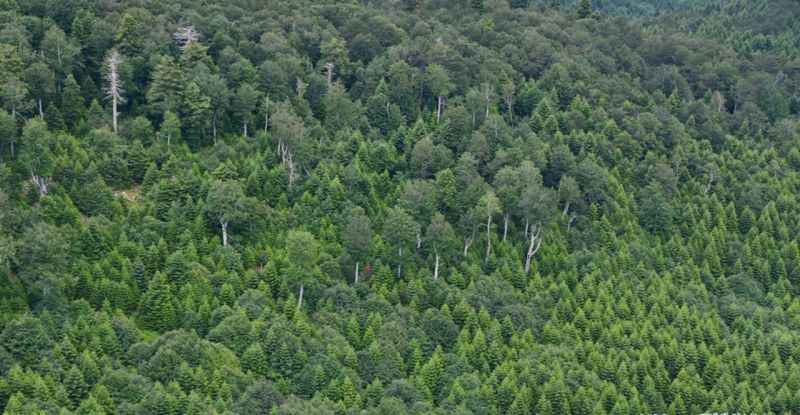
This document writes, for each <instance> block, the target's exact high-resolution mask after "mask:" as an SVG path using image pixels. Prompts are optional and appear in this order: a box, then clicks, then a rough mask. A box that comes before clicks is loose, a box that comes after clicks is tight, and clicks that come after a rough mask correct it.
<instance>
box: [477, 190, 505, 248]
mask: <svg viewBox="0 0 800 415" xmlns="http://www.w3.org/2000/svg"><path fill="white" fill-rule="evenodd" d="M478 211H479V212H481V214H483V217H485V218H486V256H485V257H484V260H486V261H488V260H489V255H491V253H492V234H491V231H492V218H493V217H494V215H496V214H498V213H500V212H501V205H500V199H498V198H497V195H495V193H494V191H493V190H489V191H488V192H486V194H484V195H483V197H481V200H480V201H479V202H478Z"/></svg>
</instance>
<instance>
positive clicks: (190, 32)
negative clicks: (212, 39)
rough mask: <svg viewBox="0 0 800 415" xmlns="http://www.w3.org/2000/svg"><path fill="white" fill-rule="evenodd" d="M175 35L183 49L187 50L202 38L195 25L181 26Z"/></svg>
mask: <svg viewBox="0 0 800 415" xmlns="http://www.w3.org/2000/svg"><path fill="white" fill-rule="evenodd" d="M174 36H175V40H176V41H177V42H178V45H179V46H180V48H181V50H186V49H187V48H188V47H189V46H191V45H192V44H193V43H197V42H199V41H200V39H201V38H202V36H201V35H200V32H198V31H197V30H195V28H194V26H185V27H180V28H178V31H177V32H175V34H174Z"/></svg>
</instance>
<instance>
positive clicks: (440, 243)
mask: <svg viewBox="0 0 800 415" xmlns="http://www.w3.org/2000/svg"><path fill="white" fill-rule="evenodd" d="M455 238H456V235H455V232H454V231H453V227H452V226H450V223H448V222H447V219H445V217H444V215H442V214H441V213H439V212H436V213H435V214H434V215H433V217H432V218H431V223H430V224H429V225H428V227H427V228H426V229H425V243H426V246H428V247H429V249H431V250H433V257H434V263H433V279H434V280H437V279H439V264H440V260H441V256H442V255H443V254H447V253H449V252H450V250H451V248H452V246H453V241H455Z"/></svg>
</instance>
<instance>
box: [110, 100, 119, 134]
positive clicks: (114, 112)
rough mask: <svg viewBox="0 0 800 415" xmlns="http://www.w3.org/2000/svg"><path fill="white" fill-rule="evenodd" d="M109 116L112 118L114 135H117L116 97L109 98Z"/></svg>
mask: <svg viewBox="0 0 800 415" xmlns="http://www.w3.org/2000/svg"><path fill="white" fill-rule="evenodd" d="M111 108H112V109H111V114H112V116H113V118H114V134H119V128H117V97H116V96H114V97H112V98H111Z"/></svg>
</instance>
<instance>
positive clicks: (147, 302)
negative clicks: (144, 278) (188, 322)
mask: <svg viewBox="0 0 800 415" xmlns="http://www.w3.org/2000/svg"><path fill="white" fill-rule="evenodd" d="M177 317H178V314H177V311H176V305H175V301H174V298H173V296H172V292H171V290H170V287H169V284H168V283H167V277H166V276H165V275H164V274H163V273H160V272H159V273H156V275H155V276H154V277H153V279H152V280H150V284H149V285H148V288H147V292H146V293H145V294H144V296H143V297H142V300H141V302H140V304H139V319H140V320H141V321H142V324H143V325H144V327H147V328H149V329H151V330H156V331H166V330H169V329H171V328H173V327H174V325H175V323H176V321H177Z"/></svg>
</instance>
